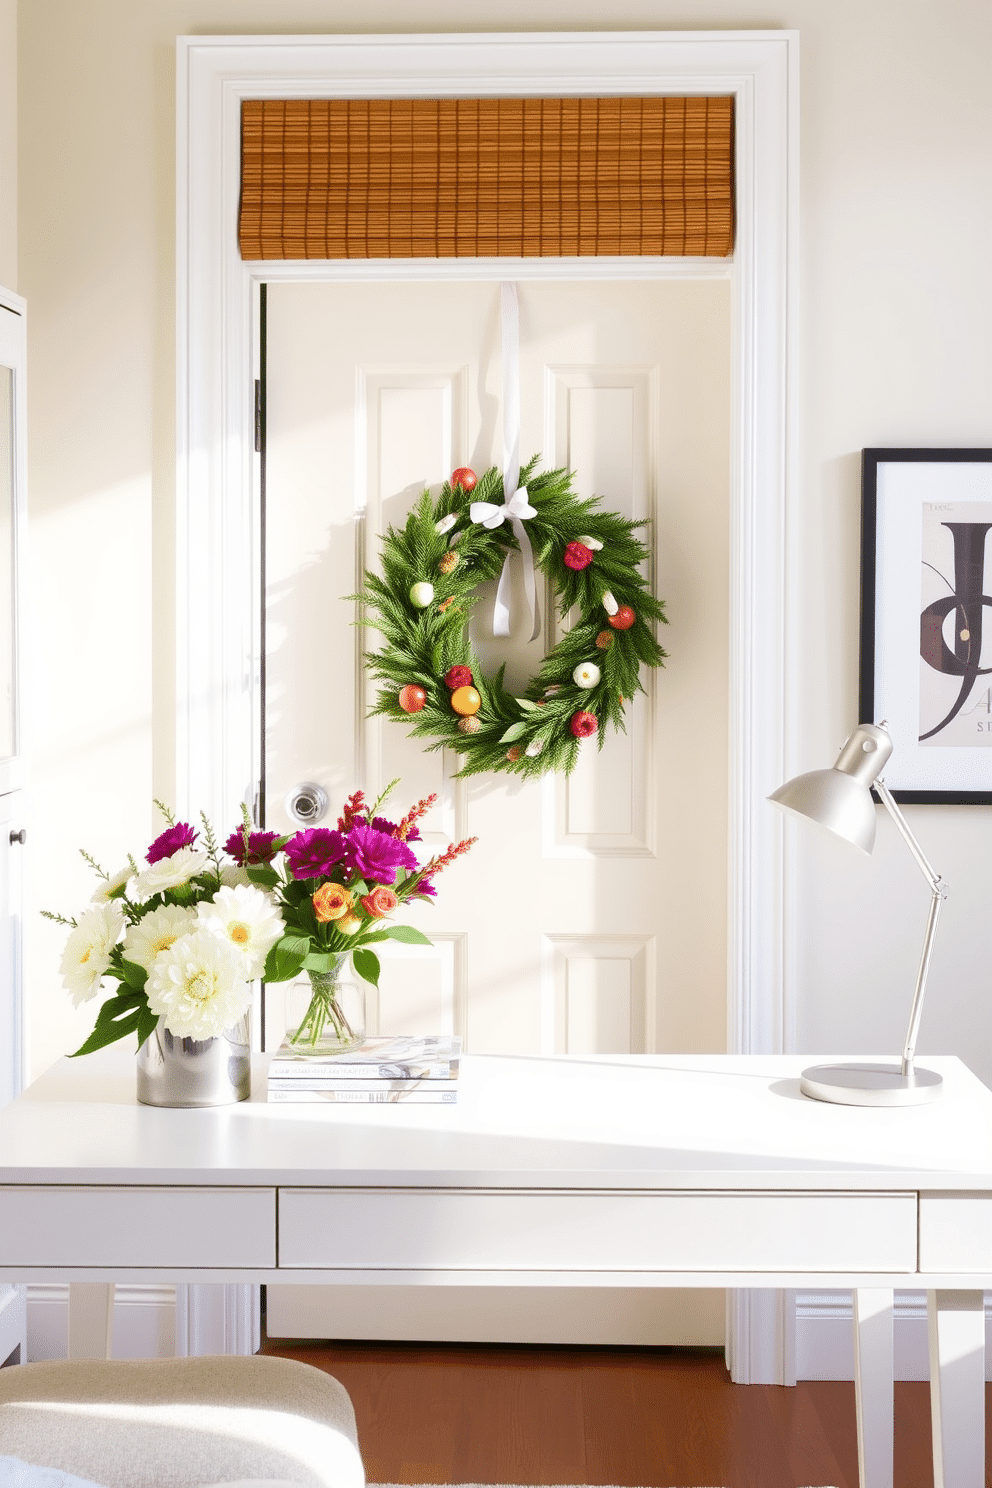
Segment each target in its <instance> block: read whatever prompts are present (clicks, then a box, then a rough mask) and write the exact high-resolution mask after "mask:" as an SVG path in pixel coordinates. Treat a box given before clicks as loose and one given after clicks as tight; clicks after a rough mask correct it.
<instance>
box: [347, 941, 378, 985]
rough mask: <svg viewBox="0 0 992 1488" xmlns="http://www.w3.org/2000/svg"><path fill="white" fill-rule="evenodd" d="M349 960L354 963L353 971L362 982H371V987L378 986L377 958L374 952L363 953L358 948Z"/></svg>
mask: <svg viewBox="0 0 992 1488" xmlns="http://www.w3.org/2000/svg"><path fill="white" fill-rule="evenodd" d="M351 959H352V961H354V963H355V970H356V971H357V972H358V975H359V976H360V977H361V978H362V979H363V981H366V982H371V983H372V986H373V987H378V985H379V971H380V966H379V957H378V956H377V955H376V953H375V951H363V950H362V949H361V948H359V949H358V950H356V951H352V953H351Z"/></svg>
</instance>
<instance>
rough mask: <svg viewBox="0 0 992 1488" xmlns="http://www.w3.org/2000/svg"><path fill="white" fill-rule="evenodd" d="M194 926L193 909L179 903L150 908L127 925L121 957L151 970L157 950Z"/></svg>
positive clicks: (194, 913)
mask: <svg viewBox="0 0 992 1488" xmlns="http://www.w3.org/2000/svg"><path fill="white" fill-rule="evenodd" d="M195 928H196V911H195V910H192V909H183V908H182V906H181V905H179V904H163V905H162V907H161V909H153V910H152V912H151V914H146V915H145V917H144V919H141V920H139V921H138V923H137V924H136V925H131V926H130V927H129V929H128V932H127V934H126V935H125V937H124V959H125V961H133V962H134V964H135V966H143V967H144V968H145V970H146V971H151V969H152V962H153V961H154V960H155V957H156V956H157V955H158V953H159V951H167V950H168V949H169V946H171V945H172V944H173V943H174V942H175V941H177V940H178V939H179V937H180V936H181V935H188V934H189V932H190V931H191V930H194V929H195Z"/></svg>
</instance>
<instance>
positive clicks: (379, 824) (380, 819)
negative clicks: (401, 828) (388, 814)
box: [372, 816, 420, 842]
mask: <svg viewBox="0 0 992 1488" xmlns="http://www.w3.org/2000/svg"><path fill="white" fill-rule="evenodd" d="M372 826H373V827H375V829H376V831H377V832H385V834H386V836H387V837H395V836H396V831H397V827H396V823H395V822H391V821H387V820H386V818H385V817H384V816H376V817H373V819H372ZM405 840H406V841H407V842H419V841H420V828H419V827H408V828H407V833H406V839H405Z"/></svg>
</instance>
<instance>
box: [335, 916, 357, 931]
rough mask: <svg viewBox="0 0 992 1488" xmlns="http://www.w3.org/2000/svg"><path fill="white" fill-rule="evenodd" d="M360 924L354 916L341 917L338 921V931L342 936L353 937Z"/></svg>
mask: <svg viewBox="0 0 992 1488" xmlns="http://www.w3.org/2000/svg"><path fill="white" fill-rule="evenodd" d="M361 925H362V922H361V920H360V919H359V918H358V916H357V915H356V914H346V915H343V916H342V918H341V919H340V920H338V929H339V930H340V931H341V934H342V935H354V933H355V931H356V930H360V929H361Z"/></svg>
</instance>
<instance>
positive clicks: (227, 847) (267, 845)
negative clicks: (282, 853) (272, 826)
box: [224, 832, 279, 865]
mask: <svg viewBox="0 0 992 1488" xmlns="http://www.w3.org/2000/svg"><path fill="white" fill-rule="evenodd" d="M278 842H279V833H278V832H251V833H249V836H248V856H247V857H245V838H244V833H243V832H232V833H231V835H230V837H228V839H227V841H226V842H225V843H224V851H225V852H226V853H227V855H228V857H231V858H233V859H234V861H235V862H236V863H241V864H242V865H244V864H245V863H246V862H247V863H271V862H272V859H273V858H274V857H275V855H276V853H277V852H278V851H279V847H278Z"/></svg>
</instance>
